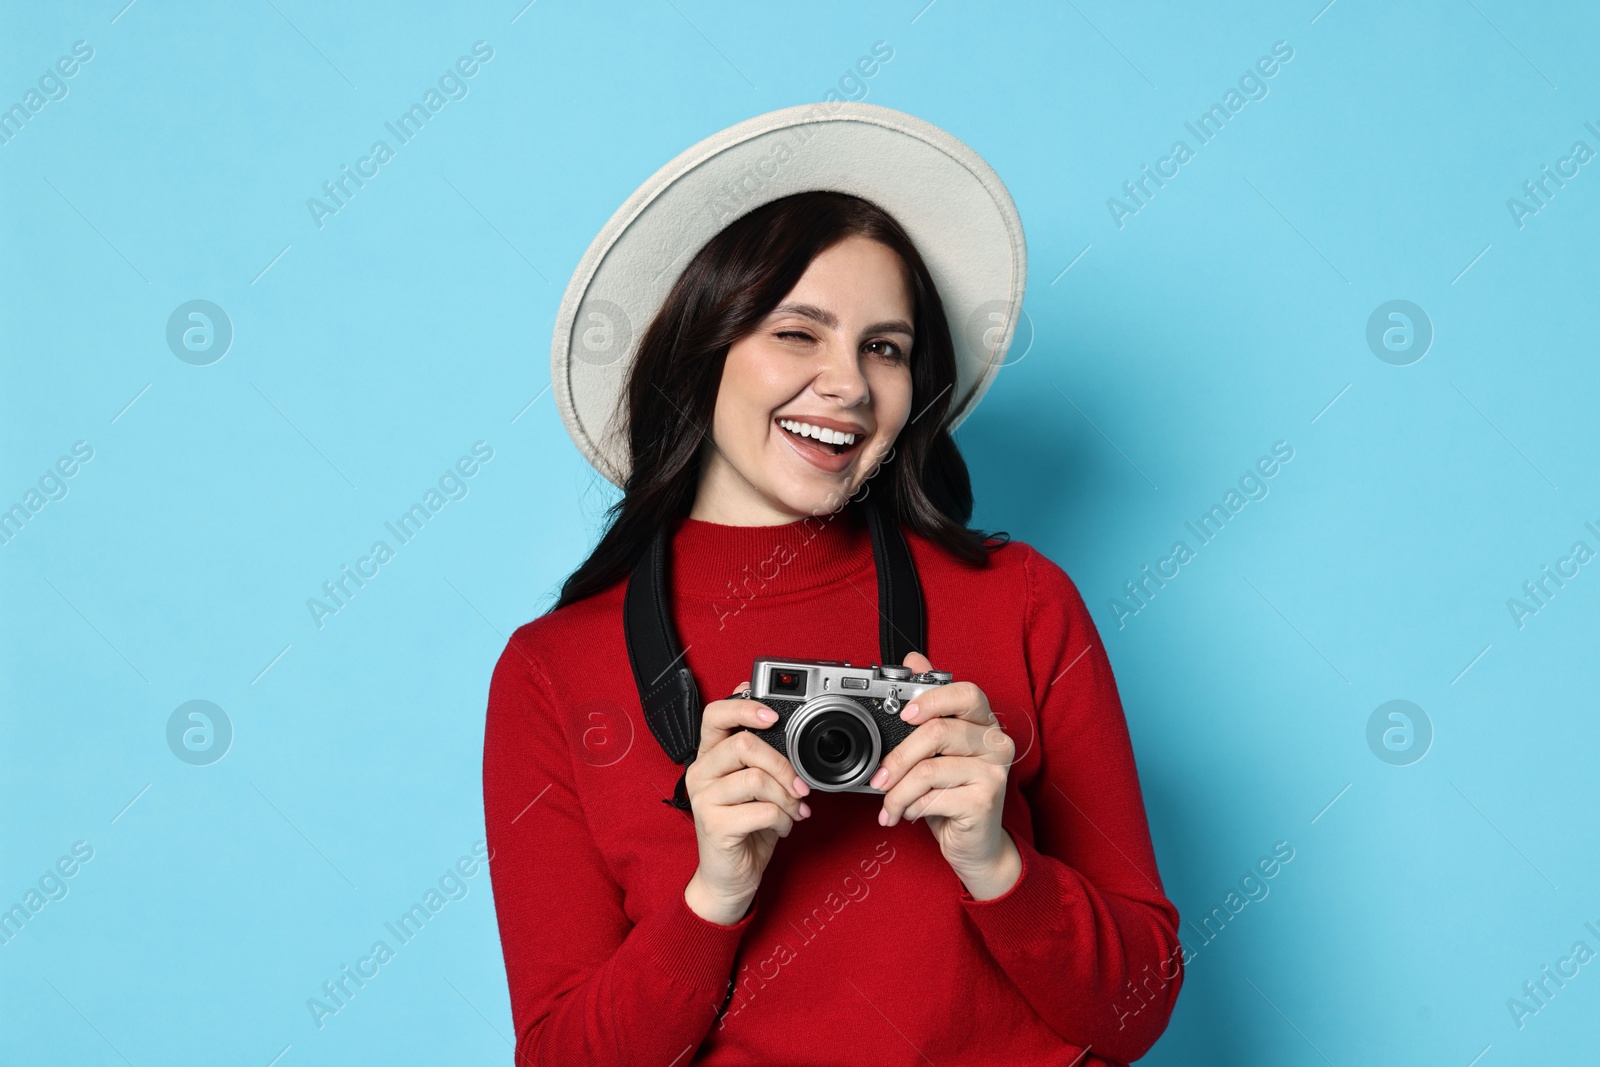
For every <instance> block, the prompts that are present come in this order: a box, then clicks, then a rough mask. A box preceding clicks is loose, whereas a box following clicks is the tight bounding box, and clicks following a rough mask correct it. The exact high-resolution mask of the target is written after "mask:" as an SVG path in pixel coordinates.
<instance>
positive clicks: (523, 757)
mask: <svg viewBox="0 0 1600 1067" xmlns="http://www.w3.org/2000/svg"><path fill="white" fill-rule="evenodd" d="M532 646H533V642H532V641H531V640H529V639H528V637H527V636H526V635H525V633H524V631H520V630H519V631H518V633H517V634H515V635H513V636H512V638H511V640H510V642H508V644H507V646H506V649H505V651H504V652H502V653H501V655H500V659H499V662H498V663H497V664H496V665H495V669H494V675H493V677H492V679H491V681H490V684H489V707H488V716H487V719H486V722H485V727H484V751H483V806H484V823H485V830H486V833H487V838H488V843H489V848H490V850H491V851H490V857H491V858H490V865H489V870H490V879H491V882H492V886H493V890H494V906H495V916H496V920H497V922H498V924H499V928H500V944H501V949H502V951H503V952H504V954H505V964H506V981H507V984H508V986H509V987H510V992H511V1016H512V1022H513V1024H514V1026H515V1028H516V1034H517V1043H516V1062H517V1064H518V1065H519V1067H533V1065H542V1064H571V1063H588V1064H652V1065H657V1067H659V1065H660V1064H665V1063H688V1062H689V1061H690V1060H692V1059H693V1053H692V1050H693V1049H695V1048H697V1047H698V1046H699V1045H700V1043H701V1042H702V1041H703V1040H704V1038H705V1036H706V1034H707V1033H709V1032H710V1029H711V1026H712V1024H713V1023H714V1022H715V1020H716V1012H717V1010H718V1008H719V1006H720V1005H721V1004H722V1003H723V1001H724V1000H725V998H726V995H727V992H728V982H729V978H730V976H731V974H732V969H733V959H734V955H735V952H736V951H737V949H738V946H739V940H740V937H741V935H742V934H743V933H744V931H745V929H746V928H748V926H749V925H750V922H751V919H752V918H753V917H754V915H755V913H756V908H757V906H758V903H759V899H760V893H759V891H758V892H757V896H756V900H755V901H752V903H751V905H750V909H749V910H748V911H747V912H746V913H745V915H744V917H743V918H742V919H740V920H739V922H737V923H735V924H733V925H732V926H723V925H720V924H718V923H713V922H709V921H707V920H705V919H702V918H701V917H700V916H698V915H696V914H695V913H694V912H693V911H691V910H690V909H689V906H688V904H687V903H685V902H684V900H683V897H682V895H681V894H679V895H678V896H677V899H676V900H675V901H673V902H672V903H671V904H670V905H669V906H667V907H665V908H662V909H659V910H657V911H654V912H651V913H650V914H648V915H646V916H645V917H644V918H643V919H641V920H640V921H639V922H638V923H633V922H631V921H630V920H629V919H628V917H627V915H626V913H625V912H624V909H623V891H622V888H621V887H620V886H619V885H618V884H617V883H616V882H615V881H614V880H613V879H612V877H611V874H610V872H609V870H608V868H607V865H606V863H605V860H604V857H603V856H602V855H601V854H600V852H599V850H598V849H597V848H596V846H595V843H594V840H593V838H592V836H591V835H590V831H589V824H588V821H587V816H586V814H585V812H584V809H583V806H582V803H581V802H580V800H579V797H578V794H577V790H576V787H575V781H574V774H573V762H572V754H571V746H570V744H569V741H568V738H567V736H566V731H564V729H563V727H562V722H563V720H562V718H561V715H560V711H559V709H558V708H557V707H556V706H554V704H553V703H552V701H551V698H550V694H551V692H552V691H553V690H552V687H551V686H550V685H549V682H548V678H547V676H546V675H545V673H544V671H543V670H542V669H541V667H540V665H539V662H538V660H537V658H536V652H535V651H534V648H533V647H532ZM684 882H685V884H687V882H688V876H687V875H686V876H685V878H684ZM686 1052H688V1053H690V1054H689V1055H688V1056H685V1055H684V1054H685V1053H686Z"/></svg>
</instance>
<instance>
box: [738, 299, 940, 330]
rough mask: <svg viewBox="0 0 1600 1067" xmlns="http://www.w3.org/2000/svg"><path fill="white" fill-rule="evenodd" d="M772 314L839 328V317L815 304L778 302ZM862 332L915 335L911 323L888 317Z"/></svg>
mask: <svg viewBox="0 0 1600 1067" xmlns="http://www.w3.org/2000/svg"><path fill="white" fill-rule="evenodd" d="M772 315H799V316H800V317H801V318H806V319H810V320H811V321H812V322H816V323H820V324H821V325H823V326H826V327H827V328H828V329H830V330H837V329H838V328H839V317H838V316H837V315H835V314H834V313H833V312H831V311H829V310H828V309H827V308H819V307H817V306H816V305H815V304H779V305H778V306H777V307H775V308H773V309H772ZM769 317H770V316H769ZM862 332H863V333H903V334H905V335H906V336H907V337H915V336H916V335H917V334H916V331H915V330H913V329H912V328H911V324H910V323H908V322H906V321H905V320H904V319H888V320H886V321H884V322H875V323H873V324H872V325H870V326H868V327H867V328H866V329H865V330H864V331H862Z"/></svg>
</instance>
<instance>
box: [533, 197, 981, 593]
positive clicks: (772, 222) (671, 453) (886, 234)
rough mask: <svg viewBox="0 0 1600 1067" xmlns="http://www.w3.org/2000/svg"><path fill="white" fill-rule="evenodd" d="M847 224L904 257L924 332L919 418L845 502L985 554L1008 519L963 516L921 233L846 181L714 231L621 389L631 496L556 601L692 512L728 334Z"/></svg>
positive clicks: (731, 337) (606, 575) (951, 390)
mask: <svg viewBox="0 0 1600 1067" xmlns="http://www.w3.org/2000/svg"><path fill="white" fill-rule="evenodd" d="M851 236H861V237H867V238H870V239H872V240H874V241H878V242H880V243H882V244H884V245H886V246H888V247H889V248H890V249H891V250H893V251H894V252H895V253H897V254H898V255H899V257H900V259H901V261H902V262H904V264H905V266H906V272H907V275H908V280H909V282H910V287H911V292H912V302H913V304H914V309H913V321H912V326H913V328H914V331H915V337H914V339H913V342H912V349H911V354H910V359H911V411H912V417H911V420H910V421H908V422H907V423H906V425H905V427H904V428H903V429H902V430H901V431H900V435H899V437H897V438H896V439H895V442H894V449H893V451H892V452H891V453H889V454H888V456H887V458H886V459H885V460H884V461H883V462H882V463H881V464H880V466H879V468H878V470H877V471H876V472H875V473H874V474H873V476H872V477H871V479H869V480H868V481H867V482H865V483H864V484H863V485H862V487H861V488H860V489H859V490H858V491H857V493H856V496H855V497H853V498H852V499H851V501H850V503H849V504H848V505H847V506H846V510H848V509H851V508H860V507H878V508H881V509H887V511H886V514H887V515H888V516H889V517H891V518H892V519H893V520H894V521H896V522H898V523H900V524H901V525H902V526H903V527H905V528H906V529H910V530H914V531H915V532H917V533H919V534H921V535H923V536H924V537H927V538H928V539H930V540H932V541H933V542H935V543H936V544H938V545H940V546H941V547H943V548H944V549H946V550H947V551H949V552H950V553H951V554H953V555H955V556H956V557H958V558H959V559H961V560H964V561H965V562H967V563H969V564H973V565H978V566H981V565H983V564H984V563H986V562H987V560H988V553H989V552H990V551H992V550H993V549H995V548H998V547H999V546H1000V545H1002V544H1005V543H1006V541H1007V540H1009V538H1008V537H1007V535H1005V534H1004V533H1001V534H999V535H996V536H995V537H989V536H986V535H985V534H984V533H983V532H982V531H979V530H970V529H968V528H967V526H966V523H967V520H968V519H970V518H971V516H972V483H971V479H970V478H969V476H968V474H967V464H966V461H965V460H963V459H962V458H961V452H960V451H959V450H958V449H957V448H956V443H955V440H954V439H953V438H952V437H951V436H950V433H949V431H948V430H946V429H945V420H946V416H947V415H948V413H949V407H950V403H951V398H952V397H953V395H954V394H955V387H956V357H955V346H954V344H953V343H952V341H951V339H950V325H949V323H948V322H947V321H946V320H945V314H944V305H943V303H942V302H941V301H940V299H939V291H938V289H937V288H936V287H935V286H934V283H933V277H932V275H930V274H929V273H928V268H927V266H926V265H925V264H924V263H923V262H922V257H921V256H920V255H919V254H918V253H917V249H916V246H915V245H913V244H912V243H911V239H910V238H909V237H907V236H906V233H905V231H904V230H902V229H901V228H900V224H899V223H897V222H896V221H895V220H894V219H893V218H892V217H890V216H889V214H888V213H887V212H885V211H884V210H883V209H882V208H880V207H878V206H877V205H875V204H873V203H871V202H869V201H867V200H863V199H861V198H860V197H856V196H850V195H848V194H845V193H834V192H805V193H796V194H794V195H793V196H786V197H783V198H782V199H779V200H774V201H772V202H770V203H768V204H765V205H763V206H761V207H759V208H756V209H755V210H754V211H751V212H750V213H749V214H747V215H744V216H742V217H740V218H738V219H736V220H735V221H734V222H732V223H730V224H729V225H728V226H727V227H726V228H725V229H723V230H722V231H721V232H720V233H718V234H717V235H716V236H715V237H713V238H712V239H711V240H710V241H709V242H707V243H706V245H705V247H704V248H702V249H700V251H699V253H698V254H696V255H695V257H694V259H693V260H691V261H690V262H689V265H688V266H687V267H685V268H684V271H683V273H682V274H681V275H679V277H678V280H677V282H676V284H674V285H673V287H672V291H671V292H670V293H668V295H667V299H666V301H665V303H663V304H662V306H661V310H660V311H659V312H657V314H656V316H655V319H654V320H653V321H652V322H651V323H650V327H649V329H647V330H646V331H645V333H644V336H643V337H642V338H641V339H640V342H639V351H638V355H637V356H636V358H635V359H634V361H633V365H632V367H631V368H630V369H629V373H628V382H627V388H626V389H625V390H624V392H623V396H622V397H621V398H620V399H619V402H618V406H619V408H620V407H621V406H622V405H623V404H626V408H627V427H628V449H629V457H630V460H631V466H630V471H631V473H630V474H629V477H628V480H627V482H626V484H625V485H624V486H623V496H622V499H621V500H619V501H617V503H615V504H614V505H612V507H611V508H610V509H609V511H610V516H611V517H610V521H609V524H608V527H607V529H606V532H605V534H604V535H603V536H602V537H601V538H600V543H599V544H597V545H596V546H595V548H594V551H593V552H591V553H590V554H589V558H588V559H586V560H584V562H583V564H582V566H580V567H579V568H578V569H577V570H575V571H573V572H572V574H571V575H570V576H569V577H568V578H567V580H566V582H565V583H564V584H563V585H562V587H561V596H560V599H558V600H557V601H556V603H555V605H554V606H553V607H552V608H551V609H550V610H551V611H554V610H556V609H557V608H560V607H563V606H565V605H567V604H571V603H574V602H575V601H578V600H582V599H584V598H585V597H589V596H592V595H594V594H595V593H598V592H600V591H602V590H604V589H607V588H609V587H610V586H611V585H613V584H614V583H615V582H617V581H618V580H620V579H622V578H624V577H626V576H627V575H628V573H629V572H630V571H632V569H633V567H634V564H635V563H636V562H637V561H638V559H639V558H640V557H641V556H642V555H643V554H644V552H645V549H646V548H647V547H648V545H649V543H650V539H651V537H653V536H654V534H655V532H656V530H657V529H658V528H661V527H666V528H668V529H671V528H672V524H674V523H675V522H676V521H677V520H678V519H680V518H682V517H684V516H687V515H688V514H689V511H690V509H691V508H692V507H693V505H694V498H695V492H696V490H697V488H698V485H699V478H700V455H701V446H702V443H703V441H704V440H705V438H706V436H707V435H708V434H709V433H710V429H709V428H710V426H711V418H712V413H713V412H714V410H715V408H716V402H717V390H718V388H719V386H720V385H721V382H722V368H723V364H724V362H725V361H726V359H727V355H728V348H729V347H730V346H731V345H732V344H733V343H734V342H735V341H737V340H739V339H740V338H741V337H744V336H746V335H748V334H749V333H751V332H752V331H753V330H755V328H756V327H757V326H758V325H759V324H760V323H761V321H762V320H763V319H765V318H766V317H767V315H768V314H769V313H770V312H771V311H772V309H773V308H775V307H777V306H778V303H779V301H781V300H782V299H783V298H784V297H785V296H786V295H788V293H789V292H790V290H792V289H793V288H794V287H795V285H796V284H797V283H798V282H799V281H800V276H801V275H802V274H804V273H805V271H806V268H807V267H809V266H810V265H811V261H812V260H813V259H815V258H816V257H817V256H818V255H819V254H820V253H822V252H824V251H826V250H827V249H829V248H831V247H832V246H833V245H835V244H837V243H838V242H839V241H842V240H844V239H845V238H846V237H851ZM619 414H620V412H619ZM852 517H853V518H855V519H859V518H860V516H859V515H853V516H852Z"/></svg>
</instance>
